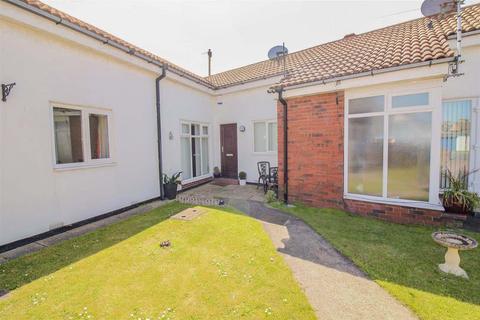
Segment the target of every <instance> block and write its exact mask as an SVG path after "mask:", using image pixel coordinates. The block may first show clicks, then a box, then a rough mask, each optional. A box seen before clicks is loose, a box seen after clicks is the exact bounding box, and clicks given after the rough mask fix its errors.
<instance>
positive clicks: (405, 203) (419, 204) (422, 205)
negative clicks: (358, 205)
mask: <svg viewBox="0 0 480 320" xmlns="http://www.w3.org/2000/svg"><path fill="white" fill-rule="evenodd" d="M343 198H344V199H347V200H358V201H364V202H372V203H381V204H388V205H395V206H402V207H410V208H418V209H428V210H436V211H444V209H443V206H442V205H441V204H434V203H429V202H423V201H412V200H402V199H384V198H376V197H369V196H361V195H356V194H345V195H344V196H343Z"/></svg>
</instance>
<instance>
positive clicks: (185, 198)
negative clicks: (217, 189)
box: [177, 194, 225, 206]
mask: <svg viewBox="0 0 480 320" xmlns="http://www.w3.org/2000/svg"><path fill="white" fill-rule="evenodd" d="M177 201H178V202H180V203H186V204H194V205H197V206H223V205H225V200H222V199H215V198H205V197H198V196H193V195H184V194H179V195H178V196H177Z"/></svg>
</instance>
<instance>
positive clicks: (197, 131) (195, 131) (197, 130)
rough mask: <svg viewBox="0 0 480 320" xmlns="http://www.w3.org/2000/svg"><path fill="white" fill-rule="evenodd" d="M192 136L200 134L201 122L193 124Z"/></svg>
mask: <svg viewBox="0 0 480 320" xmlns="http://www.w3.org/2000/svg"><path fill="white" fill-rule="evenodd" d="M191 127H192V136H199V135H200V125H199V124H192V126H191Z"/></svg>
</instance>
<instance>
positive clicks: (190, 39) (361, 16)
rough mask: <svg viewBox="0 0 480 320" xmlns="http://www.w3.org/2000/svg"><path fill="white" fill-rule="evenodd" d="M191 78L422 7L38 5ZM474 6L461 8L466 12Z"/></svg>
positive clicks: (262, 1)
mask: <svg viewBox="0 0 480 320" xmlns="http://www.w3.org/2000/svg"><path fill="white" fill-rule="evenodd" d="M43 2H45V3H47V4H49V5H51V6H53V7H55V8H57V9H60V10H62V11H64V12H67V13H68V14H70V15H73V16H75V17H76V18H79V19H81V20H84V21H86V22H88V23H90V24H93V25H95V26H96V27H99V28H101V29H103V30H105V31H108V32H110V33H112V34H114V35H116V36H118V37H120V38H122V39H124V40H126V41H128V42H130V43H132V44H135V45H137V46H138V47H140V48H142V49H145V50H148V51H150V52H152V53H155V54H157V55H159V56H160V57H162V58H164V59H167V60H168V61H170V62H172V63H175V64H177V65H179V66H181V67H183V68H185V69H187V70H189V71H192V72H194V73H196V74H198V75H201V76H206V75H207V73H208V67H207V65H208V64H207V61H208V60H207V55H206V51H207V50H208V49H209V48H210V49H212V51H213V58H212V73H218V72H222V71H225V70H229V69H233V68H236V67H241V66H243V65H247V64H251V63H255V62H258V61H262V60H265V59H267V52H268V50H269V49H270V48H271V47H273V46H275V45H279V44H282V43H283V42H285V46H286V47H287V48H288V50H289V52H294V51H298V50H302V49H305V48H309V47H312V46H315V45H318V44H321V43H325V42H329V41H333V40H337V39H340V38H342V37H343V36H345V35H346V34H349V33H356V34H359V33H362V32H367V31H370V30H374V29H378V28H381V27H385V26H388V25H392V24H395V23H399V22H403V21H407V20H411V19H415V18H419V17H421V16H422V15H421V12H420V6H421V3H422V1H415V0H411V1H410V0H404V1H385V0H384V1H338V0H337V1H319V0H318V1H297V0H289V1H282V0H277V1H273V0H255V1H244V0H236V1H234V0H230V1H226V0H217V1H204V0H197V1H194V0H189V1H185V0H43ZM478 2H480V0H470V1H468V0H467V1H466V5H469V4H473V3H478Z"/></svg>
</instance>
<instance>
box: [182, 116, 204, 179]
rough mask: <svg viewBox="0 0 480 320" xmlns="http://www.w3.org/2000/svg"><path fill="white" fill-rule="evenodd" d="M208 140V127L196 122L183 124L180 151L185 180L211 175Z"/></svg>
mask: <svg viewBox="0 0 480 320" xmlns="http://www.w3.org/2000/svg"><path fill="white" fill-rule="evenodd" d="M208 138H209V127H208V125H206V124H201V123H194V122H182V123H181V136H180V149H181V165H182V178H183V179H185V180H187V179H192V178H195V177H199V176H204V175H207V174H209V173H210V164H209V163H210V160H209V151H208V145H209V143H208Z"/></svg>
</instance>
